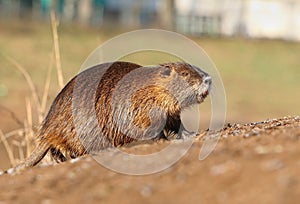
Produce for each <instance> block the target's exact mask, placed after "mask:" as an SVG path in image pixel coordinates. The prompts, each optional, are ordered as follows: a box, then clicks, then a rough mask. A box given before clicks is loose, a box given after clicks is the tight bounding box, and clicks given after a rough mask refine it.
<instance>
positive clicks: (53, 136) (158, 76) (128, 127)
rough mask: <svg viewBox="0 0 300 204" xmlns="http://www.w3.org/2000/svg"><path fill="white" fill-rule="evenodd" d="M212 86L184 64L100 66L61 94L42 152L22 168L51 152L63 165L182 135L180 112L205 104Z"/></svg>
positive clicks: (42, 133)
mask: <svg viewBox="0 0 300 204" xmlns="http://www.w3.org/2000/svg"><path fill="white" fill-rule="evenodd" d="M210 86H211V77H210V76H209V75H208V74H207V73H205V72H203V71H202V70H200V69H199V68H197V67H195V66H192V65H190V64H187V63H184V62H176V63H165V64H161V65H158V66H149V67H142V66H140V65H138V64H134V63H129V62H120V61H117V62H112V63H104V64H99V65H96V66H94V67H92V68H90V69H87V70H85V71H83V72H81V73H79V74H78V75H77V76H75V77H74V78H73V79H72V80H71V81H70V82H69V83H68V84H67V85H66V86H65V87H64V88H63V89H62V90H61V92H60V93H59V94H58V95H57V97H56V98H55V100H54V101H53V103H52V105H51V107H50V110H49V112H48V114H47V116H46V118H45V120H44V122H43V124H42V126H41V128H40V130H39V132H38V138H37V139H38V142H37V146H36V148H35V149H34V151H33V153H32V154H31V156H30V157H29V158H28V159H27V160H26V161H25V162H23V163H21V164H20V165H18V166H17V167H16V169H22V168H25V167H31V166H34V165H36V164H37V163H38V162H39V161H40V160H42V159H43V157H44V156H45V155H46V153H47V152H48V151H50V153H51V156H52V158H53V159H54V160H56V161H57V162H63V161H66V160H67V159H69V158H75V157H78V156H82V155H84V154H87V153H94V152H97V151H99V150H102V149H105V148H108V147H117V146H121V145H124V144H128V143H131V142H133V141H136V140H141V139H145V140H149V139H151V140H153V139H159V138H165V137H166V135H165V134H166V133H170V132H172V133H178V132H179V131H180V127H181V120H180V112H181V111H182V110H183V109H184V108H187V107H189V106H191V105H193V104H196V103H201V102H202V101H203V100H204V98H205V97H206V96H207V95H208V93H209V90H210Z"/></svg>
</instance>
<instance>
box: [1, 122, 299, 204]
mask: <svg viewBox="0 0 300 204" xmlns="http://www.w3.org/2000/svg"><path fill="white" fill-rule="evenodd" d="M172 142H174V141H159V142H156V143H153V144H150V145H149V144H148V145H145V144H144V145H136V146H132V147H127V149H128V151H131V150H137V151H138V152H141V153H149V152H153V151H157V150H159V149H160V148H161V147H163V146H166V145H167V144H169V143H172ZM203 142H204V137H201V136H198V137H197V138H196V139H195V142H194V143H193V145H192V147H191V148H190V150H189V152H188V153H187V154H186V155H185V156H184V158H182V159H181V160H180V161H179V162H177V163H176V164H175V165H173V166H172V167H170V168H168V169H166V170H164V171H162V172H160V173H156V174H152V175H147V176H128V175H123V174H119V173H116V172H113V171H111V170H108V169H106V168H105V167H102V166H101V165H100V164H98V163H97V162H96V161H95V160H94V159H92V158H91V157H83V158H81V159H79V160H75V161H74V160H73V161H69V162H65V163H61V164H56V165H47V166H37V167H34V168H31V169H28V170H25V171H22V172H20V173H17V174H3V175H1V176H0V189H1V190H0V203H1V204H4V203H42V204H50V203H278V204H279V203H299V200H300V174H299V172H300V157H299V156H300V117H284V118H280V119H271V120H265V121H262V122H257V123H251V124H227V125H226V126H225V128H224V129H223V130H222V133H221V137H220V140H219V142H218V144H217V147H216V149H215V150H214V151H213V153H212V154H211V155H210V156H209V157H207V158H206V159H204V160H202V161H200V160H198V156H199V152H200V148H201V146H202V145H203ZM125 149H126V148H125ZM124 165H126V161H124Z"/></svg>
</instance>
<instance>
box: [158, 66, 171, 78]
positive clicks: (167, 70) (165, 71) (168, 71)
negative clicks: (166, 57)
mask: <svg viewBox="0 0 300 204" xmlns="http://www.w3.org/2000/svg"><path fill="white" fill-rule="evenodd" d="M170 75H171V69H170V67H169V66H165V67H164V68H163V69H162V70H161V72H160V76H161V77H163V78H166V77H168V76H170Z"/></svg>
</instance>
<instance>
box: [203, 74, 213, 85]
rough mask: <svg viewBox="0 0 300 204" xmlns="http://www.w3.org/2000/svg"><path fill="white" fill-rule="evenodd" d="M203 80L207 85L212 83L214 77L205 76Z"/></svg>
mask: <svg viewBox="0 0 300 204" xmlns="http://www.w3.org/2000/svg"><path fill="white" fill-rule="evenodd" d="M203 82H204V83H205V84H207V85H209V86H210V85H211V83H212V79H211V76H204V78H203Z"/></svg>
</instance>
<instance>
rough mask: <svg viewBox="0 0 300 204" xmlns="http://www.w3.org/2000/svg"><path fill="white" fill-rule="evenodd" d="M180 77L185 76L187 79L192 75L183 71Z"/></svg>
mask: <svg viewBox="0 0 300 204" xmlns="http://www.w3.org/2000/svg"><path fill="white" fill-rule="evenodd" d="M180 75H181V76H184V77H187V76H189V75H190V73H189V72H188V71H181V72H180Z"/></svg>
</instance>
